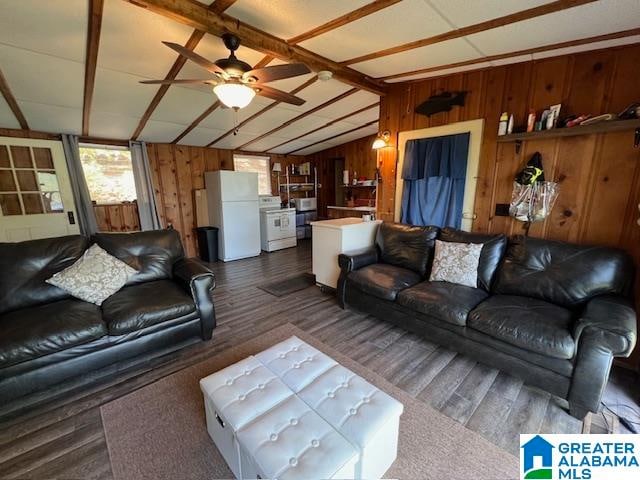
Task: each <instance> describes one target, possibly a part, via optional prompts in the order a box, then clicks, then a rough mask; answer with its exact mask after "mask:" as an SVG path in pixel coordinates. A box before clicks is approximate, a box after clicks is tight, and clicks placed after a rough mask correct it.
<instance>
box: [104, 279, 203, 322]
mask: <svg viewBox="0 0 640 480" xmlns="http://www.w3.org/2000/svg"><path fill="white" fill-rule="evenodd" d="M102 315H103V318H104V321H105V322H106V323H107V328H108V330H109V334H110V335H124V334H125V333H129V332H133V331H136V330H141V329H143V328H146V327H150V326H152V325H156V324H158V323H162V322H165V321H167V320H172V319H174V318H178V317H184V316H188V318H196V317H197V312H196V306H195V304H194V302H193V299H192V298H191V296H190V295H188V294H187V293H185V291H184V290H183V289H181V288H180V286H179V285H178V284H176V283H174V282H173V281H171V280H157V281H155V282H147V283H141V284H139V285H131V286H129V287H125V288H123V289H122V290H120V291H119V292H117V293H115V294H114V295H112V296H111V297H109V298H107V299H106V300H105V301H104V303H103V304H102Z"/></svg>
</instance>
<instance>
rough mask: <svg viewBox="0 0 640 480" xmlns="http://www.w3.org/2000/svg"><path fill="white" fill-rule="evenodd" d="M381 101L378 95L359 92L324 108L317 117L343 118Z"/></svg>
mask: <svg viewBox="0 0 640 480" xmlns="http://www.w3.org/2000/svg"><path fill="white" fill-rule="evenodd" d="M379 100H380V97H379V96H378V95H375V94H373V93H370V92H365V91H364V90H360V91H359V92H356V93H354V94H353V95H349V96H348V97H346V98H343V99H342V100H340V101H338V102H336V103H334V104H332V105H328V106H327V107H325V108H323V109H322V110H320V111H318V113H317V115H318V116H321V117H325V118H327V119H330V120H334V119H336V118H339V117H342V116H343V115H346V114H348V113H351V112H355V111H356V110H360V109H361V108H364V107H367V106H369V105H371V104H373V103H376V102H378V101H379Z"/></svg>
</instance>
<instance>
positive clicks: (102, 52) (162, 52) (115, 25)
mask: <svg viewBox="0 0 640 480" xmlns="http://www.w3.org/2000/svg"><path fill="white" fill-rule="evenodd" d="M192 32H193V29H192V28H190V27H187V26H185V25H183V24H181V23H178V22H174V21H172V20H170V19H168V18H165V17H163V16H162V15H158V14H155V13H153V12H151V11H148V10H145V9H143V8H140V7H137V6H135V5H133V4H131V3H128V2H123V1H122V0H106V2H105V5H104V12H103V19H102V30H101V33H100V47H99V50H98V66H99V67H102V68H108V69H111V70H117V71H119V72H127V73H132V74H135V75H138V76H141V77H145V78H146V79H150V78H151V79H153V78H158V79H161V78H164V76H165V75H166V74H167V71H168V70H169V68H171V65H173V62H174V61H175V60H176V58H177V54H176V53H175V52H174V51H173V50H171V49H170V48H169V47H166V46H165V45H163V44H162V43H161V42H162V41H163V40H166V41H170V42H176V43H179V44H181V45H184V43H185V42H186V41H187V39H188V38H189V36H190V35H191V33H192Z"/></svg>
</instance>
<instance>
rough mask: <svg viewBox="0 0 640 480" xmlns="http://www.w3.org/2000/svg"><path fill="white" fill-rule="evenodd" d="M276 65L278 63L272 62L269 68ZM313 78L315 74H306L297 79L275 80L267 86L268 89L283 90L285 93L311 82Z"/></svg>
mask: <svg viewBox="0 0 640 480" xmlns="http://www.w3.org/2000/svg"><path fill="white" fill-rule="evenodd" d="M278 64H279V63H276V62H272V63H270V64H269V66H271V65H278ZM314 76H315V73H307V74H306V75H300V76H298V77H293V78H286V79H284V80H277V81H275V82H269V84H268V85H269V86H270V87H272V88H277V89H278V90H283V91H285V92H290V91H291V90H294V89H296V88H298V87H299V86H300V85H302V84H303V83H305V82H307V81H309V80H311V79H312V78H313V77H314ZM316 83H318V82H317V81H316ZM303 91H304V90H303Z"/></svg>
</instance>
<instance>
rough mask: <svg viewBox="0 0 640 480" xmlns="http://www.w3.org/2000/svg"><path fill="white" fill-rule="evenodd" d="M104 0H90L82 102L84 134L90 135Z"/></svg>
mask: <svg viewBox="0 0 640 480" xmlns="http://www.w3.org/2000/svg"><path fill="white" fill-rule="evenodd" d="M103 9H104V0H90V2H89V25H88V28H87V52H86V58H85V64H84V98H83V102H82V134H83V135H89V119H90V117H91V102H92V101H93V89H94V87H95V83H96V67H97V64H98V48H99V47H100V30H101V29H102V11H103Z"/></svg>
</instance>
